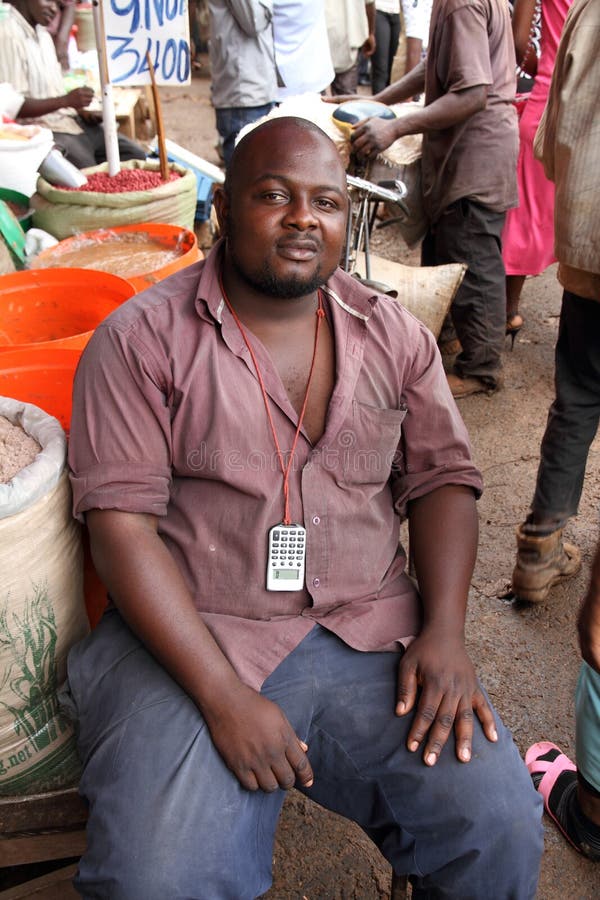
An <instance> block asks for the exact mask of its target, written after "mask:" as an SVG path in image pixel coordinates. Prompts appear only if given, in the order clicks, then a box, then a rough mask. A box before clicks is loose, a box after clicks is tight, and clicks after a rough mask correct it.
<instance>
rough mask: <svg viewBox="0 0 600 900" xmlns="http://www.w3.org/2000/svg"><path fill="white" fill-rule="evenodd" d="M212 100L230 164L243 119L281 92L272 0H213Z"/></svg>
mask: <svg viewBox="0 0 600 900" xmlns="http://www.w3.org/2000/svg"><path fill="white" fill-rule="evenodd" d="M208 8H209V14H210V41H209V55H210V71H211V100H212V105H213V107H214V109H215V116H216V120H217V131H218V132H219V135H220V137H221V140H222V151H223V161H224V163H225V166H228V165H229V162H230V160H231V155H232V153H233V148H234V146H235V139H236V137H237V135H238V133H239V132H240V131H241V130H242V128H243V127H244V126H245V125H248V124H250V123H251V122H255V121H256V120H257V119H260V118H262V116H266V115H267V114H268V113H269V112H270V110H271V109H272V108H273V106H274V104H275V100H276V98H277V76H276V71H275V48H274V45H273V5H272V2H271V0H209V4H208Z"/></svg>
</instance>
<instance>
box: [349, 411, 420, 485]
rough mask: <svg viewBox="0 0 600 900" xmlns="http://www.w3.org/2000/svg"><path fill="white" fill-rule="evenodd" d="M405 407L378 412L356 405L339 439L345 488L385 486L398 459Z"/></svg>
mask: <svg viewBox="0 0 600 900" xmlns="http://www.w3.org/2000/svg"><path fill="white" fill-rule="evenodd" d="M406 412H407V410H406V407H401V408H400V409H378V408H377V407H375V406H368V405H367V404H365V403H359V402H358V401H356V400H355V401H354V402H353V404H352V415H351V418H350V419H349V420H348V421H347V424H346V425H344V427H342V428H341V429H340V432H339V433H338V436H337V441H338V448H339V454H340V457H341V461H342V465H341V469H342V472H343V480H344V482H345V483H346V484H350V485H352V484H372V485H374V484H382V485H383V484H385V483H386V482H387V480H388V478H389V477H390V472H391V470H392V466H393V464H394V461H395V460H396V459H397V456H398V453H399V452H400V450H399V445H400V439H401V436H402V422H403V421H404V417H405V416H406Z"/></svg>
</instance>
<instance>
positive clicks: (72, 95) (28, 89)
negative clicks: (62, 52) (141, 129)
mask: <svg viewBox="0 0 600 900" xmlns="http://www.w3.org/2000/svg"><path fill="white" fill-rule="evenodd" d="M9 2H10V3H11V5H12V9H10V10H9V15H8V16H5V17H4V18H3V19H0V82H2V81H6V82H8V83H9V84H11V85H12V86H13V88H14V89H15V90H16V91H18V92H19V93H20V94H22V95H23V103H22V105H21V107H20V109H19V110H18V111H17V114H16V119H17V121H18V122H20V123H22V124H35V125H43V126H44V127H45V128H49V129H50V130H51V131H52V133H53V135H54V140H55V143H56V146H57V147H58V149H59V150H60V151H61V152H62V153H63V154H64V156H65V157H66V158H67V159H68V160H70V161H71V162H72V163H73V165H75V166H77V167H78V168H80V169H84V168H87V167H88V166H95V165H97V164H98V163H102V162H105V161H106V149H105V145H104V131H103V129H102V125H101V124H100V123H99V121H98V116H96V115H95V114H92V113H87V112H86V111H85V109H86V107H88V106H89V105H90V103H91V102H92V100H93V97H94V92H93V91H92V89H91V88H89V87H80V88H75V90H72V91H69V92H68V93H65V90H64V82H63V74H62V70H61V67H60V63H59V61H58V57H57V55H56V49H55V46H54V42H53V40H52V37H51V36H50V34H49V33H48V31H47V30H46V28H45V27H44V26H45V25H48V24H49V23H50V22H51V21H52V19H53V18H54V16H55V15H56V13H57V11H58V3H57V0H9ZM118 141H119V154H120V158H121V159H122V160H126V159H145V158H146V153H145V152H144V150H143V148H142V147H140V145H139V144H136V143H135V141H132V140H129V138H126V137H124V136H123V135H119V137H118Z"/></svg>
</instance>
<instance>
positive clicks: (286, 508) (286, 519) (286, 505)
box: [219, 279, 325, 525]
mask: <svg viewBox="0 0 600 900" xmlns="http://www.w3.org/2000/svg"><path fill="white" fill-rule="evenodd" d="M219 281H220V287H221V292H222V294H223V300H224V301H225V303H226V305H227V309H228V310H229V312H230V313H231V315H232V316H233V320H234V322H235V324H236V325H237V327H238V328H239V330H240V334H241V335H242V337H243V339H244V343H245V344H246V347H247V348H248V352H249V353H250V356H251V358H252V362H253V363H254V368H255V370H256V377H257V378H258V383H259V384H260V390H261V393H262V398H263V402H264V404H265V409H266V411H267V419H268V420H269V425H270V428H271V434H272V435H273V441H274V443H275V449H276V450H277V458H278V459H279V465H280V466H281V471H282V473H283V524H284V525H291V522H292V520H291V518H290V499H289V480H290V471H291V468H292V463H293V460H294V454H295V452H296V445H297V444H298V437H299V436H300V429H301V428H302V422H303V421H304V414H305V412H306V406H307V403H308V392H309V390H310V385H311V381H312V378H313V373H314V370H315V363H316V359H317V347H318V345H319V330H320V328H321V322H322V320H323V318H324V317H325V311H324V309H323V300H322V298H321V291H319V292H318V298H319V306H318V308H317V312H316V315H317V324H316V327H315V343H314V346H313V355H312V361H311V364H310V371H309V373H308V380H307V382H306V390H305V391H304V400H303V401H302V408H301V410H300V415H299V416H298V425H297V427H296V433H295V435H294V440H293V443H292V448H291V450H290V456H289V459H288V464H287V466H286V465H285V463H284V461H283V453H282V452H281V447H280V444H279V440H278V439H277V432H276V430H275V423H274V422H273V416H272V415H271V408H270V406H269V398H268V396H267V391H266V389H265V383H264V381H263V377H262V374H261V371H260V368H259V365H258V360H257V359H256V356H255V354H254V350H253V349H252V346H251V344H250V341H249V340H248V337H247V335H246V331H245V329H244V326H243V325H242V323H241V321H240V319H239V316H238V314H237V313H236V311H235V310H234V308H233V306H232V305H231V303H230V302H229V298H228V297H227V294H226V293H225V289H224V287H223V282H222V280H221V279H219Z"/></svg>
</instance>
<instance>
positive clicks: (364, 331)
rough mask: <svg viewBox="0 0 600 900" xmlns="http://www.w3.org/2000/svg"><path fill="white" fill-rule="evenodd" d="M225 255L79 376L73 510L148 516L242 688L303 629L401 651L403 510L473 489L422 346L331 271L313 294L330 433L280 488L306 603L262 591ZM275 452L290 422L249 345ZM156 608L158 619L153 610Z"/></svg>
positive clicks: (93, 344) (287, 440)
mask: <svg viewBox="0 0 600 900" xmlns="http://www.w3.org/2000/svg"><path fill="white" fill-rule="evenodd" d="M220 253H221V245H217V246H216V247H215V248H214V249H213V250H212V251H211V253H210V255H209V256H208V258H207V259H206V260H205V261H203V262H200V263H197V264H195V265H192V266H189V267H188V268H186V269H183V270H182V271H180V272H178V273H176V274H175V275H172V276H171V277H170V278H167V279H166V280H164V281H162V282H160V283H159V284H157V285H156V286H154V287H152V288H150V289H149V290H147V291H144V292H143V293H142V294H139V295H138V296H136V297H134V298H133V299H132V300H130V301H129V302H127V303H125V304H124V305H123V306H121V307H120V308H119V309H118V310H117V311H116V312H115V313H113V314H112V315H111V316H110V317H109V318H108V319H106V320H105V321H104V322H103V323H102V325H100V327H99V328H98V329H97V330H96V332H95V334H94V336H93V338H92V340H91V341H90V343H89V345H88V347H87V348H86V351H85V353H84V354H83V357H82V360H81V363H80V366H79V368H78V371H77V376H76V379H75V387H74V403H73V418H72V425H71V434H70V441H69V462H70V466H71V473H72V474H71V480H72V485H73V494H74V511H75V515H77V516H78V517H79V518H82V517H83V514H84V513H85V512H86V510H89V509H117V510H121V511H126V512H132V513H149V514H152V515H155V516H158V517H159V533H160V535H161V537H162V539H163V540H164V541H165V543H166V545H167V546H168V548H169V549H170V551H171V553H172V554H173V556H174V557H175V559H176V561H177V563H178V564H179V566H180V568H181V571H182V572H183V575H184V577H185V579H186V581H187V584H188V586H189V589H190V592H191V594H192V597H193V599H194V602H195V604H196V606H197V608H198V611H199V613H200V615H201V616H202V618H203V620H204V621H205V623H206V625H207V626H208V628H209V629H210V631H211V632H212V634H213V635H214V637H215V639H216V641H217V642H218V644H219V645H220V647H221V649H222V650H223V652H224V653H225V655H226V656H227V657H228V659H229V660H230V661H231V663H232V665H233V666H234V668H235V669H236V671H237V672H238V674H239V675H240V677H241V678H242V679H243V680H244V681H245V682H246V683H248V684H250V685H251V686H253V687H256V688H258V687H260V685H261V684H262V683H263V681H264V680H265V678H266V677H267V676H268V675H269V674H270V673H271V672H272V671H273V670H274V669H275V668H276V666H277V665H278V664H279V663H280V662H281V661H282V660H283V659H284V658H285V656H286V655H287V654H288V653H290V652H291V650H293V649H294V647H296V646H297V644H299V642H300V641H301V640H302V639H303V638H304V637H305V636H306V635H307V634H308V632H309V631H310V630H311V628H312V627H313V625H314V623H315V622H319V623H320V624H321V625H322V626H324V627H325V628H328V629H330V630H331V631H332V632H334V633H335V634H337V635H338V636H339V637H340V638H341V639H342V640H344V641H345V642H346V643H347V644H349V645H350V646H351V647H354V648H356V649H357V650H390V651H392V650H398V649H399V648H400V645H401V643H405V644H406V642H407V641H409V640H410V639H411V638H412V637H414V635H415V634H417V633H418V630H419V627H420V606H419V600H418V597H417V594H416V592H415V588H414V586H413V584H412V582H411V581H410V579H409V578H408V576H407V574H406V572H405V563H406V558H405V554H404V551H403V550H402V548H401V546H400V544H399V529H400V522H401V520H402V518H403V517H404V516H405V513H406V507H407V503H408V502H409V501H410V500H414V499H415V498H417V497H419V496H422V495H424V494H426V493H428V492H430V491H432V490H434V489H435V488H438V487H441V486H442V485H446V484H457V485H469V486H471V487H472V488H473V489H474V490H475V492H476V493H479V492H480V490H481V478H480V475H479V473H478V471H477V470H476V468H475V467H474V465H473V463H472V461H471V457H470V448H469V442H468V437H467V433H466V429H465V426H464V424H463V422H462V419H461V418H460V415H459V413H458V410H457V408H456V405H455V403H454V401H453V399H452V397H451V395H450V393H449V391H448V386H447V382H446V377H445V375H444V371H443V368H442V364H441V361H440V358H439V355H438V352H437V348H436V344H435V341H434V339H433V337H432V335H431V334H430V332H429V331H428V330H427V329H426V328H425V327H424V326H423V325H422V324H421V323H419V322H418V321H417V320H416V319H415V318H414V317H413V316H412V315H410V313H408V312H407V311H406V310H404V309H403V308H402V306H401V305H400V304H399V303H397V302H396V301H394V300H392V299H390V298H389V297H384V296H378V295H373V293H372V292H371V291H370V290H369V289H367V288H365V287H364V286H362V285H360V284H359V282H357V281H356V280H354V279H352V278H350V277H349V276H348V275H346V274H345V273H343V272H341V271H340V270H338V271H337V272H336V273H335V274H334V275H333V276H332V278H331V279H330V281H329V282H328V284H327V285H326V286H325V287H324V300H325V306H326V310H327V316H328V320H329V324H330V327H331V329H332V332H333V335H334V341H335V354H336V379H335V386H334V390H333V394H332V397H331V400H330V403H329V408H328V412H327V421H326V427H325V432H324V434H323V436H322V437H321V439H320V440H319V441H318V443H317V444H316V445H314V446H313V445H312V444H311V442H310V440H309V439H308V437H307V436H306V434H305V433H304V432H301V434H300V439H299V443H298V446H297V449H296V454H295V458H294V462H293V468H292V472H291V474H290V510H291V518H292V521H293V522H296V523H300V524H302V525H304V526H305V528H306V531H307V551H306V576H305V585H304V588H303V590H300V591H295V592H294V591H289V592H288V591H283V592H271V591H267V590H266V587H265V584H266V568H267V551H268V532H269V529H270V528H271V527H272V526H273V525H275V524H277V523H280V522H281V520H282V516H283V492H282V481H283V479H282V473H281V470H280V467H279V462H278V459H277V455H276V453H275V447H274V446H273V436H272V433H271V430H270V428H269V425H268V422H267V417H266V411H265V407H264V402H263V398H262V395H261V391H260V386H259V383H258V380H257V376H256V372H255V369H254V365H253V363H252V359H251V358H250V354H249V353H248V350H247V348H246V346H245V344H244V341H243V338H242V336H241V334H240V332H239V330H238V328H237V326H236V324H235V322H234V321H233V318H232V317H231V315H230V313H229V311H228V309H227V307H226V306H225V304H224V302H223V299H222V295H221V290H220V287H219V280H218V271H219V266H220ZM249 337H250V340H251V342H252V345H253V348H254V350H255V353H256V356H257V359H258V362H259V366H260V368H261V372H262V375H263V378H264V383H265V387H266V391H267V394H268V398H269V402H270V406H271V411H272V415H273V420H274V424H275V428H276V430H277V435H278V438H279V442H280V445H281V447H282V450H283V452H284V453H286V451H289V449H290V448H291V445H292V441H293V437H294V432H295V429H296V425H297V421H298V418H297V415H296V412H295V411H294V409H293V407H292V406H291V403H290V401H289V399H288V397H287V394H286V391H285V389H284V386H283V384H282V381H281V379H280V377H279V374H278V372H277V370H276V369H275V367H274V365H273V363H272V361H271V359H270V357H269V354H268V353H267V351H266V350H265V348H264V347H263V346H262V344H261V343H260V341H259V340H258V339H256V338H255V337H254V336H253V335H251V334H250V335H249ZM164 602H165V603H166V604H168V602H169V598H168V596H166V597H165V598H164Z"/></svg>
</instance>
